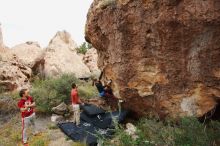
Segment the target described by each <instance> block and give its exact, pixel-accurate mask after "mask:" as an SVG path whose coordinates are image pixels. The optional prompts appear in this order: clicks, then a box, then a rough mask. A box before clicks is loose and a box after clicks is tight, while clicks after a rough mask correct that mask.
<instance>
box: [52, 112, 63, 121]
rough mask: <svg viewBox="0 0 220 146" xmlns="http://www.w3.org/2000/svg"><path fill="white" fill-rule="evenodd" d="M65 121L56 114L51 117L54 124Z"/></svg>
mask: <svg viewBox="0 0 220 146" xmlns="http://www.w3.org/2000/svg"><path fill="white" fill-rule="evenodd" d="M63 120H64V118H63V116H60V115H56V114H53V115H52V116H51V121H52V122H60V121H63Z"/></svg>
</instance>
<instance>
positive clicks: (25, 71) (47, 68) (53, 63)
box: [0, 27, 98, 92]
mask: <svg viewBox="0 0 220 146" xmlns="http://www.w3.org/2000/svg"><path fill="white" fill-rule="evenodd" d="M76 48H77V45H76V43H75V42H74V41H73V40H72V38H71V36H70V34H69V33H68V32H66V31H59V32H57V34H56V35H55V36H54V37H53V38H52V39H51V41H50V43H49V45H48V47H46V48H45V49H43V48H41V47H40V45H39V44H38V43H37V42H31V41H28V42H26V43H23V44H19V45H16V46H14V47H13V48H7V47H5V45H4V42H3V36H2V32H1V27H0V92H1V90H7V91H12V90H15V89H18V90H19V89H21V88H29V87H31V86H30V80H31V78H32V77H33V76H34V75H40V76H41V77H57V76H60V75H62V74H75V76H76V77H77V78H89V77H91V75H93V74H94V73H95V71H97V70H98V68H97V63H96V62H95V61H97V52H96V51H92V50H91V51H92V52H91V51H90V52H91V53H88V54H87V55H86V56H85V58H87V59H86V64H87V65H88V66H87V65H86V64H85V63H84V60H83V56H82V57H80V55H79V54H77V51H76ZM93 50H94V49H93ZM90 70H91V71H90Z"/></svg>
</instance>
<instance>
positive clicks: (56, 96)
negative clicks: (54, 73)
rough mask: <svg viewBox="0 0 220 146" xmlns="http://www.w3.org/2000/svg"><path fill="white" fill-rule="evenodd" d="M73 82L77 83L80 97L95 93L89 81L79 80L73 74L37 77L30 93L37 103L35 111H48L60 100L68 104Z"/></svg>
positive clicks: (92, 95)
mask: <svg viewBox="0 0 220 146" xmlns="http://www.w3.org/2000/svg"><path fill="white" fill-rule="evenodd" d="M73 82H74V83H76V84H77V85H78V87H79V89H78V90H79V96H80V97H81V98H90V97H94V96H95V95H97V91H96V89H95V88H94V87H93V86H92V85H91V83H89V82H88V83H87V82H83V81H80V80H78V79H77V78H76V77H75V76H74V75H68V74H65V75H62V76H60V77H58V78H48V79H44V80H41V79H38V80H35V81H34V82H33V87H32V90H31V95H32V96H33V97H34V99H35V101H36V104H37V111H38V112H42V113H50V111H51V108H52V107H54V106H57V105H58V104H60V103H61V102H65V103H66V104H68V103H69V102H70V91H71V84H72V83H73Z"/></svg>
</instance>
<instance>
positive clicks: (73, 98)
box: [71, 89, 80, 104]
mask: <svg viewBox="0 0 220 146" xmlns="http://www.w3.org/2000/svg"><path fill="white" fill-rule="evenodd" d="M71 101H72V104H79V103H80V100H79V95H78V91H77V89H72V90H71Z"/></svg>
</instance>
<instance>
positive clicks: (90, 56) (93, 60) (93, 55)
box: [83, 48, 101, 77]
mask: <svg viewBox="0 0 220 146" xmlns="http://www.w3.org/2000/svg"><path fill="white" fill-rule="evenodd" d="M83 61H84V63H85V64H86V66H87V67H88V68H89V70H90V72H91V73H92V76H95V77H99V75H100V73H101V71H100V70H99V68H98V65H97V61H98V54H97V51H96V49H95V48H91V49H89V50H88V51H87V52H86V54H85V55H84V56H83Z"/></svg>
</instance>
